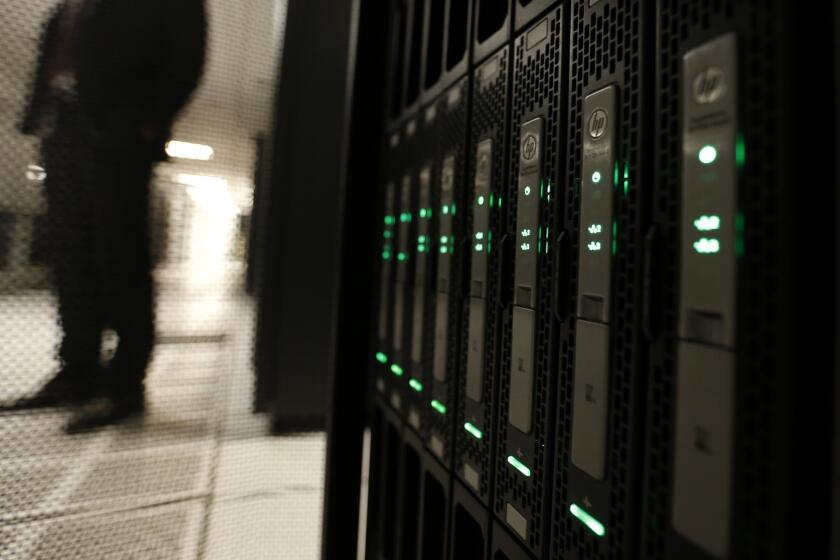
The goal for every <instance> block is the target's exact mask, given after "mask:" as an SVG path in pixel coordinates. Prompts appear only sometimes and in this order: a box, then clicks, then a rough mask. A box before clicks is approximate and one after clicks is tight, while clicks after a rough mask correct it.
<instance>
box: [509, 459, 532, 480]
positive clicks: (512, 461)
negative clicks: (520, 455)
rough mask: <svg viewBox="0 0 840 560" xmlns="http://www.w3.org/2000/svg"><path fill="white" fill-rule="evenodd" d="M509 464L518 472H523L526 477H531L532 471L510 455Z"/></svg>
mask: <svg viewBox="0 0 840 560" xmlns="http://www.w3.org/2000/svg"><path fill="white" fill-rule="evenodd" d="M507 462H508V463H509V464H510V465H512V466H513V468H515V469H516V470H518V471H519V472H521V473H522V474H523V475H524V476H527V477H530V476H531V469H529V468H528V466H527V465H526V464H525V463H523V462H522V461H520V460H519V459H517V458H516V457H514V456H513V455H508V458H507Z"/></svg>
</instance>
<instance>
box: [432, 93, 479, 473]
mask: <svg viewBox="0 0 840 560" xmlns="http://www.w3.org/2000/svg"><path fill="white" fill-rule="evenodd" d="M469 88H470V81H469V78H468V77H464V78H462V79H461V80H459V81H458V82H456V83H455V84H454V85H453V86H452V87H450V88H449V89H448V90H447V91H445V92H444V93H443V94H442V96H441V97H440V99H439V100H438V101H437V103H436V104H435V107H436V109H435V110H436V112H437V119H438V124H437V133H436V135H435V138H434V141H433V143H434V145H435V149H436V151H435V161H436V164H437V168H438V169H439V172H438V173H439V181H438V200H439V206H438V208H435V209H434V211H435V214H436V215H437V218H436V220H437V235H438V240H437V267H436V279H435V282H434V292H435V293H434V295H433V296H432V297H433V298H434V299H435V326H434V351H433V354H434V355H433V359H432V378H431V380H430V388H431V390H430V392H429V394H428V398H429V399H430V400H429V407H430V409H431V411H430V413H429V440H428V447H429V450H430V451H431V452H432V454H433V455H434V456H435V457H437V458H438V460H440V461H441V462H442V463H443V464H444V465H445V466H446V467H447V468H450V466H451V463H452V450H453V436H454V434H453V428H454V417H455V414H456V412H457V400H456V388H457V372H458V363H459V361H460V346H459V340H460V334H461V333H460V320H461V319H460V318H461V306H462V300H463V278H464V270H463V268H464V264H465V263H466V245H465V243H464V235H463V232H464V222H465V220H464V214H465V212H464V208H465V181H466V173H465V172H464V169H465V162H466V161H467V160H466V157H467V151H466V143H467V127H468V123H469V112H468V106H469V103H468V101H469Z"/></svg>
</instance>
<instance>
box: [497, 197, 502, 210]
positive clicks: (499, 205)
mask: <svg viewBox="0 0 840 560" xmlns="http://www.w3.org/2000/svg"><path fill="white" fill-rule="evenodd" d="M496 206H498V207H499V208H501V207H502V197H501V196H500V197H499V198H498V200H496Z"/></svg>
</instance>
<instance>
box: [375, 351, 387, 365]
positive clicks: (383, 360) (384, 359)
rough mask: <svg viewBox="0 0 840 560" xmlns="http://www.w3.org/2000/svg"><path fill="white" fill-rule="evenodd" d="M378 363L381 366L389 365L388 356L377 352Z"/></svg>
mask: <svg viewBox="0 0 840 560" xmlns="http://www.w3.org/2000/svg"><path fill="white" fill-rule="evenodd" d="M376 361H377V362H379V363H380V364H387V363H388V356H386V355H385V353H384V352H377V353H376Z"/></svg>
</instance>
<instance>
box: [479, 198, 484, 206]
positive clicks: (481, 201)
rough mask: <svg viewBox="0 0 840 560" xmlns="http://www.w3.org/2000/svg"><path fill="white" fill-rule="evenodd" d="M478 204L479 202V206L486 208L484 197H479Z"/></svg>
mask: <svg viewBox="0 0 840 560" xmlns="http://www.w3.org/2000/svg"><path fill="white" fill-rule="evenodd" d="M477 202H478V205H479V206H484V197H483V196H479V197H478V201H477Z"/></svg>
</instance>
